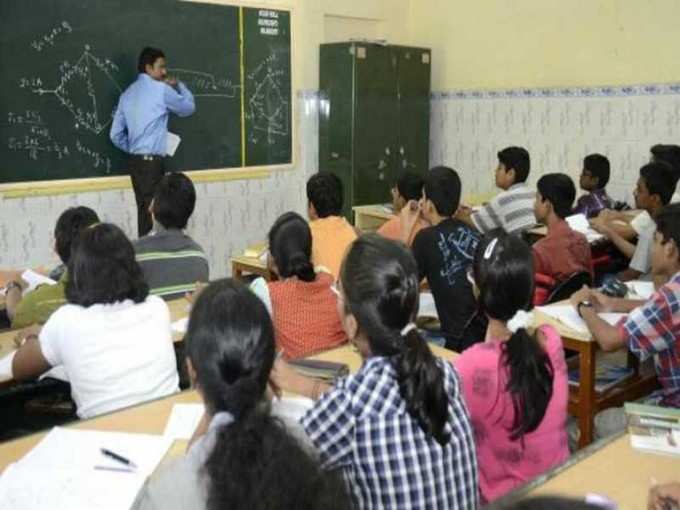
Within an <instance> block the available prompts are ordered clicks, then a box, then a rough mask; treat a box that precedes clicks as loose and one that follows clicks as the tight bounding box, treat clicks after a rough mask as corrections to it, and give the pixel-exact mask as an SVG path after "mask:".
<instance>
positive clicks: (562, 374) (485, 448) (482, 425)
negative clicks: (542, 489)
mask: <svg viewBox="0 0 680 510" xmlns="http://www.w3.org/2000/svg"><path fill="white" fill-rule="evenodd" d="M540 331H542V332H543V335H544V337H545V344H544V345H545V349H546V351H547V353H548V357H549V358H550V361H551V363H552V366H553V374H554V377H553V393H552V399H551V400H550V403H549V404H548V407H547V409H546V413H545V415H544V416H543V421H542V422H541V424H540V425H539V426H538V428H537V429H536V430H534V431H533V432H531V433H529V434H526V435H525V436H524V438H523V442H522V440H520V439H518V440H517V441H512V440H511V439H510V432H509V431H510V430H511V428H512V422H513V418H514V412H513V408H512V398H511V396H510V393H509V392H508V391H505V387H506V386H507V382H508V375H509V374H508V371H507V369H506V368H504V367H502V366H501V359H502V358H501V356H502V353H503V349H504V348H505V344H504V343H503V342H497V341H491V342H485V343H480V344H476V345H473V346H472V347H470V348H469V349H467V350H466V351H464V352H463V353H462V354H461V355H460V356H458V357H457V358H456V359H455V361H454V365H455V367H456V369H457V370H458V373H459V374H460V378H461V381H462V385H463V394H464V395H465V402H466V404H467V406H468V409H469V410H470V417H471V419H472V427H473V430H474V434H475V442H476V445H477V461H478V463H479V487H480V492H481V495H482V500H483V502H485V503H489V502H491V501H493V500H495V499H498V498H499V497H501V496H503V495H504V494H506V493H508V492H510V491H511V490H512V489H514V488H515V487H517V486H519V485H521V484H523V483H525V482H527V481H529V480H531V479H532V478H535V477H536V476H538V475H540V474H542V473H544V472H546V471H548V470H550V469H552V468H553V467H555V466H557V465H558V464H561V463H562V462H564V461H565V460H566V459H567V458H568V457H569V446H568V438H567V429H566V421H567V401H568V397H569V386H568V382H567V366H566V363H565V361H564V349H563V346H562V340H561V338H560V335H559V334H558V333H557V331H556V330H555V329H554V328H552V327H551V326H542V327H541V328H540Z"/></svg>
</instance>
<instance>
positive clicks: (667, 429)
mask: <svg viewBox="0 0 680 510" xmlns="http://www.w3.org/2000/svg"><path fill="white" fill-rule="evenodd" d="M624 408H625V410H626V415H627V418H628V433H629V434H630V444H631V446H632V447H633V448H635V449H636V450H640V451H643V452H648V453H657V454H661V455H680V409H675V408H672V407H661V406H654V405H646V404H634V403H630V402H627V403H626V404H625V407H624Z"/></svg>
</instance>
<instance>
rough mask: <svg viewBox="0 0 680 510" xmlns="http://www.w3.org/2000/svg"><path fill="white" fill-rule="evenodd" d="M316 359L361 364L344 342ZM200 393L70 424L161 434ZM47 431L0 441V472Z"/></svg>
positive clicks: (440, 353)
mask: <svg viewBox="0 0 680 510" xmlns="http://www.w3.org/2000/svg"><path fill="white" fill-rule="evenodd" d="M431 348H432V352H433V353H435V354H436V355H437V356H441V357H442V358H445V359H447V360H452V359H453V358H455V357H456V353H455V352H453V351H449V350H447V349H443V348H441V347H436V346H431ZM315 358H316V359H323V360H327V361H336V362H340V363H347V365H349V367H350V371H351V372H356V371H357V370H359V367H360V366H361V358H360V357H359V354H358V353H357V352H356V351H355V350H354V348H353V347H351V346H349V345H345V346H343V347H339V348H337V349H333V350H332V351H327V352H325V353H322V354H319V355H317V356H315ZM197 402H200V397H199V396H198V394H197V393H196V392H195V391H194V390H187V391H184V392H181V393H177V394H175V395H172V396H170V397H165V398H162V399H159V400H155V401H153V402H147V403H145V404H140V405H137V406H134V407H129V408H127V409H123V410H121V411H116V412H113V413H110V414H106V415H103V416H99V417H97V418H92V419H90V420H83V421H79V422H76V423H74V424H73V425H69V426H71V427H76V428H81V429H93V430H109V431H118V432H137V433H146V434H162V433H163V431H164V430H165V424H166V423H167V421H168V418H169V417H170V413H171V411H172V406H173V405H174V404H179V403H197ZM45 433H46V432H39V433H37V434H32V435H30V436H26V437H22V438H20V439H15V440H13V441H7V442H5V443H1V444H0V472H2V471H4V469H5V467H7V465H8V464H10V463H12V462H16V461H17V460H19V459H20V458H21V457H23V456H24V455H26V454H27V453H28V452H29V450H30V449H31V448H33V447H34V446H35V445H36V444H38V442H39V441H40V440H41V439H42V438H43V437H44V435H45Z"/></svg>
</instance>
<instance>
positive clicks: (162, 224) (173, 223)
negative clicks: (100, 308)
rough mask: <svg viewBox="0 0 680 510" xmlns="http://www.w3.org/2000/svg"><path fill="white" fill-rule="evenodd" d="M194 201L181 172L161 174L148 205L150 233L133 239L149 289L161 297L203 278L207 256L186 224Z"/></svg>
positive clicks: (188, 181) (190, 288)
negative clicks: (187, 230)
mask: <svg viewBox="0 0 680 510" xmlns="http://www.w3.org/2000/svg"><path fill="white" fill-rule="evenodd" d="M195 205H196V191H195V190H194V184H193V183H192V182H191V179H189V178H188V177H187V176H186V175H184V174H182V173H179V172H177V173H170V174H167V175H165V176H164V177H162V178H161V180H160V182H159V183H158V186H156V191H155V193H154V195H153V200H152V202H151V206H150V208H149V210H150V212H151V218H152V219H153V230H152V231H151V233H150V234H149V235H147V236H145V237H142V238H141V239H138V240H137V241H135V243H134V247H135V253H136V256H137V262H139V265H140V266H141V268H142V272H143V273H144V278H145V279H146V283H148V285H149V288H150V293H151V294H152V295H154V296H161V297H162V298H163V299H165V300H171V299H176V298H178V297H182V296H184V295H185V294H186V293H187V292H190V291H193V290H194V288H195V286H196V282H199V281H200V282H207V281H208V277H209V273H210V269H209V267H208V259H207V258H206V256H205V253H204V252H203V248H201V247H200V246H199V245H198V244H197V243H196V242H195V241H194V240H193V239H191V238H190V237H189V236H188V235H186V234H185V233H184V232H183V230H184V229H185V228H186V226H187V223H188V221H189V218H190V217H191V214H192V213H193V212H194V206H195Z"/></svg>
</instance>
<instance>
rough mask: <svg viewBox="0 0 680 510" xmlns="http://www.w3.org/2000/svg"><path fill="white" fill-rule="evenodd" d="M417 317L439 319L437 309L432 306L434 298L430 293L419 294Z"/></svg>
mask: <svg viewBox="0 0 680 510" xmlns="http://www.w3.org/2000/svg"><path fill="white" fill-rule="evenodd" d="M418 317H433V318H435V319H439V314H438V313H437V307H436V306H435V304H434V297H433V296H432V293H431V292H421V293H420V305H419V306H418Z"/></svg>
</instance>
